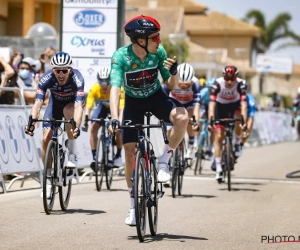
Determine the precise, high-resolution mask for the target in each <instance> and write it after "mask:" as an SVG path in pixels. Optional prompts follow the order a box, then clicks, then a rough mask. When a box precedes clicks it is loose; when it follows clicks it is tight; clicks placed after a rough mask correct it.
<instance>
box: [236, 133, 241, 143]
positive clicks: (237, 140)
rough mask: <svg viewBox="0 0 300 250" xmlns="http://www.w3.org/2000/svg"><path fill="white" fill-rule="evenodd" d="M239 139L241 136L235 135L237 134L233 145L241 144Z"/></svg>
mask: <svg viewBox="0 0 300 250" xmlns="http://www.w3.org/2000/svg"><path fill="white" fill-rule="evenodd" d="M241 138H242V136H241V135H237V134H235V143H234V144H240V142H241Z"/></svg>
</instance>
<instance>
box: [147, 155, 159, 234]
mask: <svg viewBox="0 0 300 250" xmlns="http://www.w3.org/2000/svg"><path fill="white" fill-rule="evenodd" d="M149 162H150V176H149V177H148V178H149V179H148V181H149V182H150V185H149V187H150V190H149V191H148V192H149V193H151V196H150V199H151V201H152V203H151V204H148V219H149V228H150V232H151V235H152V236H154V235H156V232H157V223H158V197H157V196H158V191H159V190H158V183H157V170H156V164H155V160H154V159H150V161H149ZM161 191H162V190H161ZM150 205H151V206H150Z"/></svg>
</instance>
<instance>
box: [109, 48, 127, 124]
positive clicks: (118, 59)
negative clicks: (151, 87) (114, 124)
mask: <svg viewBox="0 0 300 250" xmlns="http://www.w3.org/2000/svg"><path fill="white" fill-rule="evenodd" d="M110 80H111V89H110V98H109V103H110V114H111V118H112V119H116V120H118V118H119V101H120V93H121V86H122V81H123V69H122V55H121V54H120V53H119V52H118V51H116V52H115V53H114V54H113V56H112V59H111V73H110ZM124 91H125V90H124Z"/></svg>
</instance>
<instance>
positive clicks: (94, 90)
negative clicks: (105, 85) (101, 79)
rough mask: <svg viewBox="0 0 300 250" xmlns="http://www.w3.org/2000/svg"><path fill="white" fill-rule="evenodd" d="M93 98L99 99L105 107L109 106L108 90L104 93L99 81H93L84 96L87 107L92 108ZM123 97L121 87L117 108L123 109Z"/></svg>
mask: <svg viewBox="0 0 300 250" xmlns="http://www.w3.org/2000/svg"><path fill="white" fill-rule="evenodd" d="M95 98H96V99H98V100H100V101H101V103H102V105H104V106H105V107H107V108H109V98H110V92H108V93H106V94H105V93H104V91H103V89H102V87H101V85H100V84H99V83H95V84H94V85H93V86H92V87H91V89H90V92H89V93H88V95H87V98H86V106H87V107H88V108H90V109H91V108H93V107H94V101H95ZM124 99H125V95H124V88H123V87H122V88H121V95H120V103H119V108H120V109H123V108H124Z"/></svg>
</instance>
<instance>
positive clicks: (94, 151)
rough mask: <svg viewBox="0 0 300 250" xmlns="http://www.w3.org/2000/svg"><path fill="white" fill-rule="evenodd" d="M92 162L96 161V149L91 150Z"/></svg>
mask: <svg viewBox="0 0 300 250" xmlns="http://www.w3.org/2000/svg"><path fill="white" fill-rule="evenodd" d="M92 155H93V160H95V159H96V149H92Z"/></svg>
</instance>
